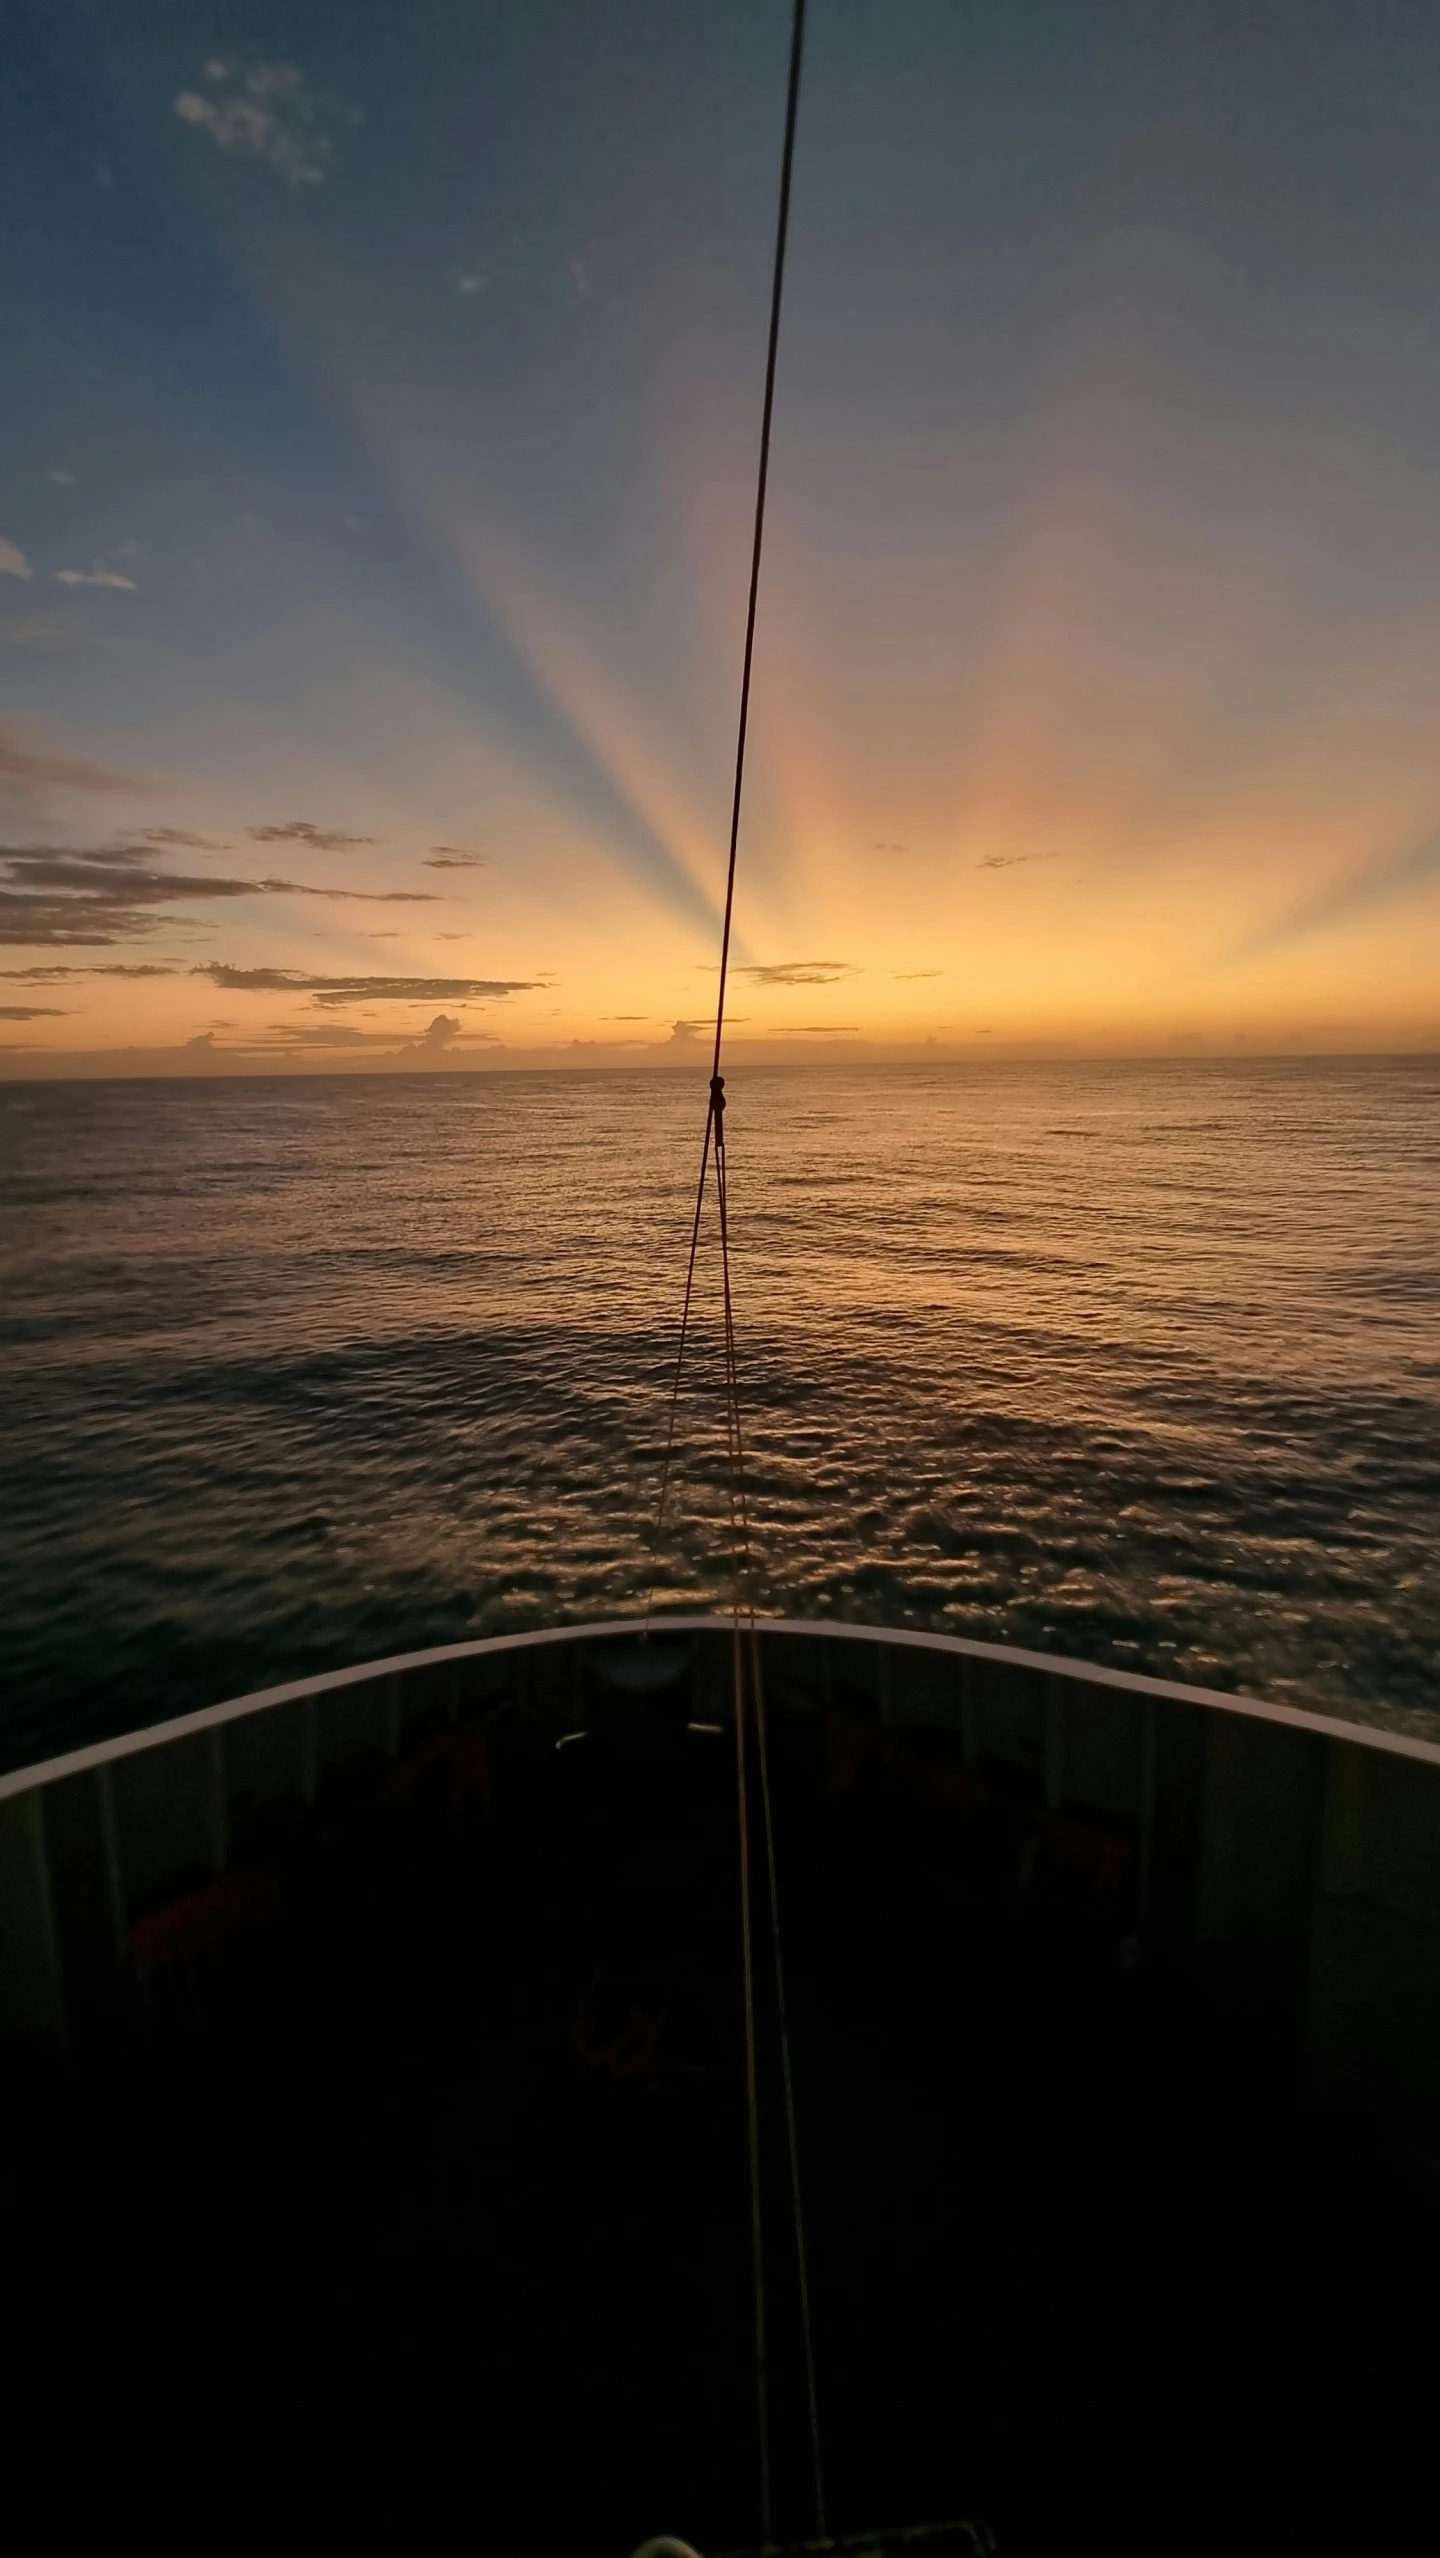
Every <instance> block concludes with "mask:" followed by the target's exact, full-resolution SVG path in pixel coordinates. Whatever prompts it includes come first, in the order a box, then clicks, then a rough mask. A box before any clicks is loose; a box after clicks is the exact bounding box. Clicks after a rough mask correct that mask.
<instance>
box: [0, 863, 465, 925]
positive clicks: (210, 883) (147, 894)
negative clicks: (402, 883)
mask: <svg viewBox="0 0 1440 2558" xmlns="http://www.w3.org/2000/svg"><path fill="white" fill-rule="evenodd" d="M237 897H319V898H323V899H325V900H326V901H327V902H331V901H334V900H336V899H345V900H347V901H351V900H353V901H354V902H356V903H359V904H364V905H381V906H386V905H403V906H425V905H433V904H434V902H435V901H434V899H433V898H432V897H430V896H429V895H427V893H426V892H425V891H424V890H423V889H406V888H381V889H363V888H318V887H315V886H312V885H311V883H310V882H309V881H306V880H298V879H275V878H266V879H230V878H219V877H216V876H215V875H214V874H213V873H212V874H209V875H198V874H187V873H184V872H177V871H168V870H160V869H157V868H155V867H153V865H152V862H151V859H150V856H149V853H148V849H147V847H146V846H144V845H143V844H133V843H120V844H102V845H98V846H96V847H94V848H89V849H76V848H67V849H64V850H58V851H57V850H55V849H54V848H53V847H51V846H49V845H38V844H23V845H22V844H12V845H0V942H8V943H11V944H15V943H20V944H28V945H29V946H31V947H40V948H45V947H50V948H59V949H64V948H68V947H69V946H71V945H72V944H73V945H77V946H86V945H88V946H91V947H95V946H103V945H105V944H107V943H113V942H123V941H133V940H137V939H139V938H140V937H141V936H142V935H143V934H145V933H149V932H153V931H154V929H155V927H156V925H157V924H159V923H161V922H166V923H168V922H170V921H171V918H170V916H169V915H168V914H167V913H166V911H165V910H166V909H169V908H172V907H175V906H177V905H190V904H192V903H194V902H195V901H197V900H205V901H211V902H213V901H215V900H220V901H222V902H223V901H225V900H228V899H234V898H237Z"/></svg>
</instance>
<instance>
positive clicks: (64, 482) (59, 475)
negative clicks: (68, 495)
mask: <svg viewBox="0 0 1440 2558" xmlns="http://www.w3.org/2000/svg"><path fill="white" fill-rule="evenodd" d="M50 477H51V479H52V480H53V481H54V483H55V486H56V487H57V489H73V487H74V486H75V474H74V472H73V471H52V472H51V473H50Z"/></svg>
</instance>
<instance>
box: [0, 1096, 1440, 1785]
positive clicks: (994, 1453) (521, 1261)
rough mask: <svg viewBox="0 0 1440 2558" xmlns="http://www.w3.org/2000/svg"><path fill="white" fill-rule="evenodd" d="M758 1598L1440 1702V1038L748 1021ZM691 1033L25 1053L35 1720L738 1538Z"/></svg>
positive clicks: (191, 1688) (75, 1725)
mask: <svg viewBox="0 0 1440 2558" xmlns="http://www.w3.org/2000/svg"><path fill="white" fill-rule="evenodd" d="M730 1099H731V1108H730V1111H729V1116H728V1128H729V1134H730V1149H729V1151H730V1167H731V1169H730V1183H731V1210H732V1227H733V1236H734V1250H735V1267H736V1281H735V1284H736V1315H737V1324H738V1329H739V1342H740V1361H741V1380H742V1391H743V1396H744V1402H745V1417H746V1429H747V1436H748V1447H749V1479H750V1505H751V1510H752V1515H753V1519H754V1549H755V1556H756V1573H757V1589H758V1597H759V1603H760V1604H761V1605H762V1606H765V1607H767V1608H771V1609H782V1610H784V1611H786V1612H787V1613H793V1614H817V1615H819V1614H833V1615H837V1616H845V1617H856V1618H866V1619H869V1620H872V1621H884V1622H888V1623H893V1624H898V1625H916V1626H929V1627H936V1628H941V1629H945V1630H949V1631H952V1632H955V1633H963V1634H971V1635H978V1636H981V1637H984V1638H986V1639H988V1640H992V1641H1002V1642H1013V1643H1020V1644H1027V1645H1034V1646H1038V1647H1041V1648H1044V1649H1048V1650H1054V1651H1059V1652H1064V1653H1069V1654H1074V1655H1077V1656H1080V1657H1082V1658H1084V1659H1087V1660H1092V1661H1100V1662H1112V1663H1115V1664H1118V1665H1120V1666H1123V1667H1125V1668H1129V1669H1140V1670H1147V1671H1152V1672H1156V1673H1158V1674H1160V1675H1162V1676H1169V1677H1175V1678H1180V1679H1187V1680H1194V1681H1198V1682H1199V1683H1201V1684H1203V1685H1208V1686H1218V1687H1227V1688H1230V1687H1233V1688H1242V1689H1247V1690H1249V1691H1251V1692H1252V1693H1258V1694H1261V1695H1264V1696H1269V1697H1277V1698H1284V1699H1288V1700H1292V1701H1295V1702H1301V1703H1307V1704H1311V1705H1314V1706H1317V1707H1320V1708H1322V1709H1329V1710H1333V1711H1336V1712H1340V1713H1351V1714H1356V1713H1359V1714H1362V1715H1365V1716H1367V1717H1375V1716H1378V1715H1381V1714H1384V1715H1386V1716H1387V1717H1388V1718H1394V1717H1395V1716H1397V1715H1398V1716H1399V1717H1401V1718H1402V1719H1404V1720H1405V1721H1406V1722H1408V1723H1410V1724H1411V1725H1412V1726H1413V1727H1414V1728H1419V1729H1426V1730H1430V1731H1434V1730H1437V1729H1440V1723H1437V1722H1436V1721H1435V1720H1433V1718H1435V1717H1437V1716H1440V1569H1437V1540H1436V1531H1437V1515H1440V1513H1437V1500H1440V1325H1437V1315H1440V1059H1435V1058H1422V1059H1397V1060H1359V1061H1356V1060H1343V1061H1332V1062H1322V1063H1314V1062H1304V1061H1296V1062H1290V1061H1276V1062H1270V1061H1267V1062H1264V1063H1244V1064H1241V1063H1235V1064H1232V1063H1228V1062H1225V1063H1203V1064H1171V1063H1165V1064H1154V1063H1148V1062H1147V1063H1144V1064H1134V1063H1124V1064H1085V1065H1069V1064H1058V1065H1057V1064H1045V1065H1024V1066H1015V1067H1007V1066H1003V1065H994V1066H987V1067H976V1068H947V1069H940V1070H937V1071H930V1072H912V1071H908V1070H904V1071H901V1070H895V1071H883V1070H874V1069H871V1070H866V1071H863V1072H860V1071H851V1070H848V1069H842V1068H800V1067H796V1068H794V1069H790V1070H774V1071H769V1070H754V1071H750V1072H745V1071H740V1072H737V1073H736V1074H735V1075H734V1076H733V1077H732V1079H731V1086H730ZM703 1110H704V1086H703V1080H702V1078H700V1077H699V1076H696V1075H691V1074H679V1073H675V1074H671V1073H654V1072H635V1073H622V1074H614V1075H609V1074H607V1075H589V1074H575V1075H565V1074H553V1075H532V1076H518V1075H486V1074H475V1075H465V1074H459V1073H445V1074H434V1075H428V1076H427V1075H417V1076H413V1077H411V1076H406V1077H397V1076H393V1075H387V1076H384V1077H381V1076H375V1077H368V1076H367V1077H363V1078H349V1077H346V1078H341V1077H336V1078H333V1079H320V1078H315V1079H298V1078H297V1079H294V1080H273V1079H266V1080H263V1081H262V1080H259V1079H257V1080H254V1081H242V1082H220V1081H216V1082H198V1081H197V1082H185V1083H181V1082H176V1083H153V1082H146V1083H141V1082H129V1083H127V1082H114V1083H87V1084H50V1085H36V1084H31V1085H13V1084H12V1085H8V1086H0V1277H3V1288H0V1329H3V1376H4V1390H3V1424H0V1503H3V1507H0V1522H3V1538H0V1652H3V1677H0V1758H3V1760H4V1761H5V1763H7V1764H16V1763H19V1762H23V1761H24V1760H26V1759H29V1758H32V1757H35V1756H38V1755H40V1754H42V1753H46V1752H49V1751H51V1750H53V1749H58V1748H61V1747H64V1746H67V1745H71V1744H74V1743H76V1742H78V1741H80V1740H83V1739H86V1738H90V1737H93V1736H95V1735H97V1734H101V1733H105V1732H111V1731H117V1730H121V1729H124V1728H127V1727H130V1726H133V1725H136V1724H140V1723H146V1722H151V1721H154V1720H156V1719H157V1718H159V1717H162V1716H165V1715H168V1714H172V1713H178V1712H182V1711H184V1710H186V1709H188V1708H190V1707H192V1706H195V1705H199V1704H204V1703H208V1702H211V1701H213V1700H214V1699H216V1698H219V1697H222V1696H227V1695H235V1694H238V1693H241V1692H243V1691H245V1690H247V1689H250V1688H254V1687H259V1686H262V1685H264V1684H266V1683H269V1682H271V1681H275V1680H279V1679H283V1678H286V1677H290V1676H298V1675H300V1674H303V1673H305V1672H308V1671H311V1670H314V1669H317V1668H321V1667H330V1666H335V1665H338V1664H341V1663H344V1662H348V1661H357V1660H364V1659H367V1658H371V1657H374V1656H376V1655H379V1654H384V1653H387V1652H393V1651H398V1650H401V1649H405V1648H409V1647H411V1646H419V1645H423V1644H430V1643H443V1642H451V1641H455V1640H457V1639H459V1638H461V1637H463V1636H465V1635H467V1634H472V1633H484V1632H489V1631H499V1630H504V1629H508V1628H513V1627H518V1626H523V1625H533V1624H539V1623H543V1622H545V1621H547V1620H550V1619H554V1618H572V1619H573V1618H578V1617H586V1616H596V1615H604V1614H609V1613H612V1612H615V1611H619V1610H624V1609H633V1608H635V1607H636V1606H637V1605H638V1604H640V1603H641V1602H642V1601H644V1600H646V1599H648V1598H651V1597H654V1598H657V1599H659V1600H660V1601H662V1602H664V1603H666V1604H670V1605H674V1604H676V1603H689V1604H697V1603H698V1604H709V1603H711V1602H717V1601H718V1602H721V1603H723V1602H724V1601H725V1599H726V1597H727V1595H728V1592H729V1589H730V1571H731V1564H730V1546H729V1539H728V1528H727V1524H726V1504H725V1495H724V1467H723V1439H722V1436H721V1430H720V1418H721V1410H720V1404H719V1399H718V1387H719V1381H720V1369H719V1358H718V1351H719V1325H718V1315H717V1297H716V1287H715V1279H716V1271H715V1254H714V1250H713V1246H712V1244H711V1243H710V1242H708V1241H707V1244H706V1247H705V1250H704V1252H703V1255H702V1264H701V1276H700V1293H699V1299H698V1305H697V1319H696V1345H697V1355H696V1358H695V1360H694V1363H693V1366H692V1367H691V1368H690V1370H689V1371H688V1373H687V1390H686V1393H685V1395H684V1397H683V1399H682V1403H681V1406H680V1433H679V1446H680V1454H679V1461H678V1470H677V1498H676V1499H675V1502H674V1505H673V1507H674V1513H675V1523H674V1532H673V1534H671V1535H669V1536H667V1538H666V1540H665V1542H664V1544H663V1545H662V1546H661V1547H660V1548H658V1549H657V1548H656V1547H655V1545H654V1542H653V1537H652V1534H651V1526H652V1522H653V1517H654V1511H655V1501H656V1492H657V1485H658V1478H659V1471H660V1458H661V1452H662V1449H663V1445H664V1434H665V1426H666V1415H667V1408H668V1401H669V1394H670V1382H671V1374H672V1367H673V1359H674V1351H675V1342H676V1333H677V1325H678V1315H679V1307H680V1295H681V1287H682V1282H683V1271H684V1255H685V1246H686V1240H687V1234H688V1224H689V1216H690V1210H691V1203H692V1200H693V1191H694V1179H695V1171H696V1162H697V1156H698V1146H699V1136H700V1129H701V1124H702V1119H703Z"/></svg>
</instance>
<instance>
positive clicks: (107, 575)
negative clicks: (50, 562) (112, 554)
mask: <svg viewBox="0 0 1440 2558" xmlns="http://www.w3.org/2000/svg"><path fill="white" fill-rule="evenodd" d="M55 583H56V585H57V586H123V587H124V588H125V589H126V591H127V593H129V594H131V595H135V594H138V592H139V589H138V587H137V586H136V584H135V580H134V578H133V577H124V576H122V575H121V572H120V570H119V569H118V568H57V570H56V571H55Z"/></svg>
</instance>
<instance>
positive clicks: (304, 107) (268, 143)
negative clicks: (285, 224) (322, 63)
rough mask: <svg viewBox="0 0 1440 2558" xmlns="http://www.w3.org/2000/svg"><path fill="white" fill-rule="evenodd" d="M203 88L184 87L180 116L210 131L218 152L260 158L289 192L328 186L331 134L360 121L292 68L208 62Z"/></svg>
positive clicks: (355, 109) (332, 157)
mask: <svg viewBox="0 0 1440 2558" xmlns="http://www.w3.org/2000/svg"><path fill="white" fill-rule="evenodd" d="M202 76H203V79H204V83H205V85H204V87H203V89H182V90H181V92H180V94H179V96H178V97H177V99H176V100H175V113H176V114H177V116H179V118H180V120H181V122H182V123H183V124H189V125H193V126H194V127H195V129H196V130H197V132H201V133H208V134H209V136H210V139H211V141H212V142H213V143H214V144H215V145H216V147H217V149H218V150H221V151H224V152H228V153H232V154H235V155H236V156H238V157H239V158H241V159H248V160H261V161H263V162H264V163H265V165H266V166H267V167H268V168H271V169H273V170H274V172H275V174H276V176H277V177H280V178H283V179H284V180H285V183H286V185H287V186H292V187H318V186H323V185H324V183H325V180H326V178H327V177H328V176H329V175H330V174H331V171H332V169H333V167H334V165H335V142H334V135H335V132H336V131H337V130H340V131H353V129H354V128H355V127H356V126H357V125H359V124H361V123H363V121H364V118H363V116H362V114H361V111H360V109H359V108H358V107H353V106H350V105H349V104H348V103H347V102H346V101H345V100H344V99H343V98H335V97H327V96H326V95H325V94H324V93H323V92H322V91H320V90H318V89H314V88H312V87H311V85H310V83H309V81H308V80H307V79H306V77H305V74H304V72H303V71H301V70H299V69H298V68H297V66H296V65H295V64H294V63H293V62H257V63H254V64H252V65H251V67H250V68H249V69H248V70H242V69H241V68H240V67H239V66H238V65H237V64H235V63H230V62H223V61H210V62H207V63H206V64H205V67H204V72H203V75H202Z"/></svg>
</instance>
